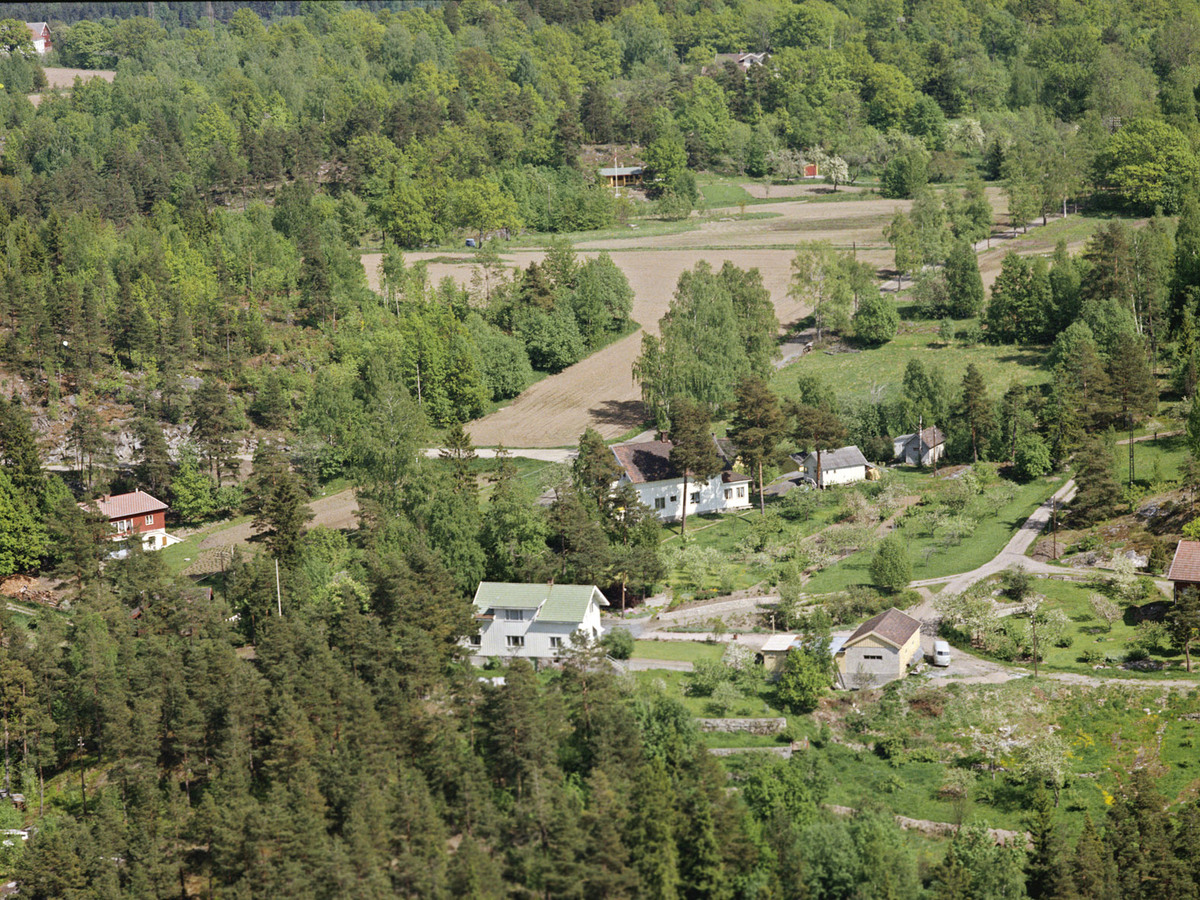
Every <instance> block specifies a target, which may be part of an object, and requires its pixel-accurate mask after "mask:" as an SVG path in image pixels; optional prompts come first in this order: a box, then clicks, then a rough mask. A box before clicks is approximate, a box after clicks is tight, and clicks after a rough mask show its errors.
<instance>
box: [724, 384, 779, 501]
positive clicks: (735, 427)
mask: <svg viewBox="0 0 1200 900" xmlns="http://www.w3.org/2000/svg"><path fill="white" fill-rule="evenodd" d="M736 396H737V405H736V406H735V407H734V410H733V419H732V420H731V421H730V423H729V437H730V439H731V440H732V441H733V442H734V444H736V445H737V449H738V455H739V456H740V457H741V458H742V460H744V461H745V463H746V464H747V465H748V466H749V467H750V468H751V470H752V471H754V472H756V473H757V475H758V506H759V510H760V511H761V512H762V513H763V514H764V515H765V514H766V511H767V510H766V499H765V495H764V493H763V487H764V485H763V469H764V467H766V466H768V465H772V464H773V463H774V461H775V455H776V448H777V447H778V445H779V442H780V441H781V440H782V439H783V435H784V429H785V428H786V427H787V417H786V416H784V414H783V410H782V409H780V407H779V398H778V397H776V396H775V394H774V393H773V392H772V391H771V389H770V387H769V386H768V385H767V383H766V382H765V381H763V380H762V379H761V378H754V377H749V378H744V379H742V381H741V382H740V383H739V384H738V387H737V394H736Z"/></svg>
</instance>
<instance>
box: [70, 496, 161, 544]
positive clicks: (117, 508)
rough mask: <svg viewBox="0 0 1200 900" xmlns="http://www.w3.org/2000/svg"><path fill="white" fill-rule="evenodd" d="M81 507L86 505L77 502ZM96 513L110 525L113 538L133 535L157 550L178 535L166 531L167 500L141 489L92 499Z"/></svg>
mask: <svg viewBox="0 0 1200 900" xmlns="http://www.w3.org/2000/svg"><path fill="white" fill-rule="evenodd" d="M79 505H80V506H82V507H84V508H85V509H86V508H87V507H88V506H89V505H90V504H86V503H81V504H79ZM91 505H95V507H96V509H98V510H100V515H102V516H104V517H105V518H107V519H108V524H109V525H111V526H112V529H113V534H112V539H113V540H114V541H124V540H128V539H129V538H130V537H132V536H134V535H137V536H138V537H139V538H141V541H142V549H143V550H161V549H162V548H163V547H169V546H171V545H172V544H177V543H179V541H180V540H181V538H177V537H175V536H173V535H170V534H167V509H168V508H169V507H168V506H167V504H165V503H163V502H162V501H161V500H159V499H157V498H155V497H152V496H150V495H149V494H147V493H146V492H145V491H134V492H133V493H132V494H117V495H115V496H112V497H108V496H105V497H101V498H99V499H98V500H94V501H92V504H91Z"/></svg>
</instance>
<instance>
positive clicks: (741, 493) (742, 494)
mask: <svg viewBox="0 0 1200 900" xmlns="http://www.w3.org/2000/svg"><path fill="white" fill-rule="evenodd" d="M737 492H738V497H739V498H741V497H745V496H746V489H745V488H744V487H740V488H738V489H737Z"/></svg>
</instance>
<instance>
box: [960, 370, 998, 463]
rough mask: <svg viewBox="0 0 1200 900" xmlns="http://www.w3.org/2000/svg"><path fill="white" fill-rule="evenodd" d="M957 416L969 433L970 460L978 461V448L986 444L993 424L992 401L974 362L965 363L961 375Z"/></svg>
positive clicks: (981, 374)
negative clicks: (964, 368)
mask: <svg viewBox="0 0 1200 900" xmlns="http://www.w3.org/2000/svg"><path fill="white" fill-rule="evenodd" d="M958 409H959V417H960V420H961V421H962V423H963V425H964V426H965V427H966V428H967V430H968V431H969V432H970V435H971V460H972V462H975V463H978V462H979V448H980V446H986V444H985V442H986V441H987V439H988V437H989V435H990V434H991V431H992V427H993V424H994V418H993V415H992V401H991V398H990V397H988V390H987V382H985V381H984V379H983V373H981V372H980V371H979V369H978V367H976V365H975V364H974V363H970V364H968V365H967V371H966V373H965V374H964V375H963V380H962V395H961V397H960V398H959V404H958Z"/></svg>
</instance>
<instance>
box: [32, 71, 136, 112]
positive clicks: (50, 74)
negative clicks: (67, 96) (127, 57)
mask: <svg viewBox="0 0 1200 900" xmlns="http://www.w3.org/2000/svg"><path fill="white" fill-rule="evenodd" d="M42 71H43V72H45V73H46V81H47V82H48V83H49V85H50V86H49V88H47V90H50V91H60V90H67V89H70V88H73V87H74V86H75V78H76V77H79V78H82V79H83V80H84V81H87V80H88V79H90V78H103V79H104V80H105V81H112V80H113V79H114V78H116V77H117V73H116V72H114V71H112V70H111V69H67V68H62V67H57V66H55V67H51V68H47V69H43V70H42ZM26 96H27V97H28V98H29V102H30V103H32V104H33V105H34V106H37V105H38V104H39V103H41V102H42V98H43V97H45V96H46V95H45V94H27V95H26Z"/></svg>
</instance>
